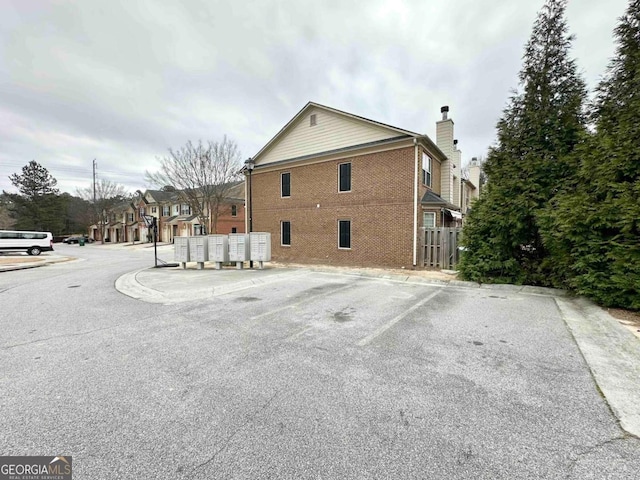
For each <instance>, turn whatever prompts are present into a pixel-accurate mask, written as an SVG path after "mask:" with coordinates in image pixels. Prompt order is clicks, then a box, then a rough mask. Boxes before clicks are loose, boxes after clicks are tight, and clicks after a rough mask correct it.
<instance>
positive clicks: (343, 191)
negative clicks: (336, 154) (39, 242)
mask: <svg viewBox="0 0 640 480" xmlns="http://www.w3.org/2000/svg"><path fill="white" fill-rule="evenodd" d="M346 164H349V165H351V172H350V174H349V186H351V185H352V183H353V182H352V180H353V175H351V173H352V172H353V162H341V163H339V164H338V193H349V192H351V188H349V190H340V165H346Z"/></svg>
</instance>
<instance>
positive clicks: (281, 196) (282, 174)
mask: <svg viewBox="0 0 640 480" xmlns="http://www.w3.org/2000/svg"><path fill="white" fill-rule="evenodd" d="M286 174H289V195H288V196H284V195H282V185H283V183H282V178H283V176H284V175H286ZM280 198H291V172H282V173H280Z"/></svg>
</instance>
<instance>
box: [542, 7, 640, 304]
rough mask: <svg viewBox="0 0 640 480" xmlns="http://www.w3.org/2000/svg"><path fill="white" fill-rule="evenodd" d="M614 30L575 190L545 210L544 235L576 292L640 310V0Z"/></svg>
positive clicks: (581, 155)
mask: <svg viewBox="0 0 640 480" xmlns="http://www.w3.org/2000/svg"><path fill="white" fill-rule="evenodd" d="M614 35H615V38H616V41H617V51H616V55H615V57H614V58H613V59H612V60H611V62H610V64H609V67H608V69H607V73H606V75H605V78H604V80H603V81H602V82H601V83H600V85H599V86H598V88H597V90H596V99H595V103H594V105H593V108H592V121H593V123H594V124H595V127H596V131H595V133H594V134H593V135H592V136H591V137H590V138H589V140H588V141H587V142H586V143H585V144H584V145H583V146H582V147H581V148H580V149H579V151H578V153H579V155H578V157H579V158H580V160H581V164H580V169H579V173H578V176H577V179H578V182H577V184H576V189H575V191H569V192H566V193H564V194H562V195H560V196H559V197H558V199H557V201H556V202H554V205H553V207H552V208H550V209H549V210H548V212H547V215H548V218H549V227H550V228H549V229H548V230H547V235H546V236H545V241H546V243H547V245H548V246H549V248H550V249H551V251H552V254H553V257H554V258H556V259H557V260H558V263H560V262H562V263H563V264H564V265H565V266H566V271H567V282H568V284H569V285H570V286H571V287H572V288H574V289H575V290H576V291H577V292H578V293H580V294H585V295H587V296H590V297H591V298H593V299H595V300H596V301H598V302H599V303H601V304H603V305H606V306H619V307H625V308H633V309H637V310H640V142H639V141H638V139H639V138H640V0H632V1H631V2H630V3H629V7H628V9H627V11H626V13H625V15H624V16H623V17H622V18H621V19H620V22H619V24H618V26H617V27H616V29H615V32H614Z"/></svg>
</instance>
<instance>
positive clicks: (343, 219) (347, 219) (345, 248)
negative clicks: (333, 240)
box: [337, 218, 353, 250]
mask: <svg viewBox="0 0 640 480" xmlns="http://www.w3.org/2000/svg"><path fill="white" fill-rule="evenodd" d="M340 222H349V247H341V246H340ZM337 227H338V250H351V245H352V244H353V241H352V237H353V235H352V234H351V219H350V218H339V219H338V224H337Z"/></svg>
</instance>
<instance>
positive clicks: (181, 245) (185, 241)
mask: <svg viewBox="0 0 640 480" xmlns="http://www.w3.org/2000/svg"><path fill="white" fill-rule="evenodd" d="M173 259H174V260H175V261H176V262H180V263H182V268H187V262H189V261H190V258H189V237H174V239H173Z"/></svg>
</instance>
